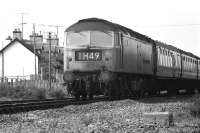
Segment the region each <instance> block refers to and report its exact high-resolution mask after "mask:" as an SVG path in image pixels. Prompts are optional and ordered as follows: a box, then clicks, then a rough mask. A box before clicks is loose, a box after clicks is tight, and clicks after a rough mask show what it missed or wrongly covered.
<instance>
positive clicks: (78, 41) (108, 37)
mask: <svg viewBox="0 0 200 133" xmlns="http://www.w3.org/2000/svg"><path fill="white" fill-rule="evenodd" d="M113 38H114V35H113V32H110V31H81V32H69V33H68V34H67V44H68V45H76V46H81V45H82V46H85V45H89V46H112V44H113V40H114V39H113Z"/></svg>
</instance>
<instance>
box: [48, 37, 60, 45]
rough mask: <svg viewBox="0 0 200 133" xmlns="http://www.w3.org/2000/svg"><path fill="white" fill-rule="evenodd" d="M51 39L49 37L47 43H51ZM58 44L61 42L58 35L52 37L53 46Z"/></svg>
mask: <svg viewBox="0 0 200 133" xmlns="http://www.w3.org/2000/svg"><path fill="white" fill-rule="evenodd" d="M49 41H50V40H49V39H47V44H49V43H50V42H49ZM58 44H59V39H58V38H57V37H54V38H51V45H52V46H58Z"/></svg>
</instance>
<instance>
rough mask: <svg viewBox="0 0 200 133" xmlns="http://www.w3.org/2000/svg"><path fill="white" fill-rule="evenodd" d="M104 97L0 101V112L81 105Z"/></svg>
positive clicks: (7, 112) (12, 112)
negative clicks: (79, 99)
mask: <svg viewBox="0 0 200 133" xmlns="http://www.w3.org/2000/svg"><path fill="white" fill-rule="evenodd" d="M102 100H104V98H102V97H100V98H95V99H94V100H83V101H77V100H75V99H74V98H66V99H48V100H24V101H2V102H0V114H14V113H20V112H28V111H34V110H45V109H52V108H62V107H64V106H67V105H82V104H89V103H93V102H98V101H102Z"/></svg>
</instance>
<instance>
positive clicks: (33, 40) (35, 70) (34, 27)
mask: <svg viewBox="0 0 200 133" xmlns="http://www.w3.org/2000/svg"><path fill="white" fill-rule="evenodd" d="M33 43H34V55H35V80H36V75H37V65H36V43H35V24H33Z"/></svg>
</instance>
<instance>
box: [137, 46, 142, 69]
mask: <svg viewBox="0 0 200 133" xmlns="http://www.w3.org/2000/svg"><path fill="white" fill-rule="evenodd" d="M137 72H138V73H141V72H142V44H140V43H138V44H137Z"/></svg>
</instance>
